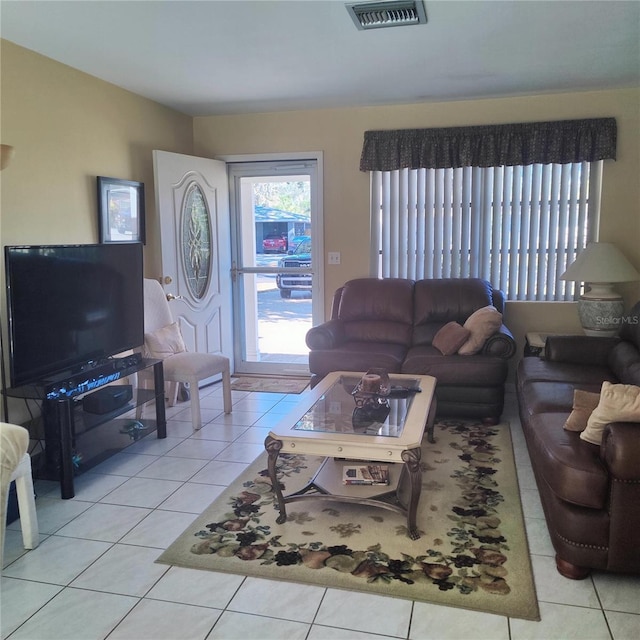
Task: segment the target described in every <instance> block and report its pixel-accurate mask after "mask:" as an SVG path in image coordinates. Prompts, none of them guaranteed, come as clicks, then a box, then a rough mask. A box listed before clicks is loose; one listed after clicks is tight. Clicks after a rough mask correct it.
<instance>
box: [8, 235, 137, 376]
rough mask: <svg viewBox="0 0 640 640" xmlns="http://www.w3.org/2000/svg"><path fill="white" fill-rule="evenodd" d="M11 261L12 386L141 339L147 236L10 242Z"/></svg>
mask: <svg viewBox="0 0 640 640" xmlns="http://www.w3.org/2000/svg"><path fill="white" fill-rule="evenodd" d="M5 265H6V284H7V310H8V316H9V347H10V349H9V356H10V357H9V361H10V373H11V384H12V386H13V387H20V386H23V385H28V384H37V383H42V382H46V381H48V380H51V379H55V378H56V377H57V376H58V375H68V374H73V373H74V372H77V371H82V370H83V369H84V368H86V367H87V366H95V365H97V364H99V363H100V362H101V361H104V360H106V359H107V358H109V357H111V356H114V355H116V354H119V353H121V352H123V351H127V350H129V349H132V348H135V347H138V346H140V345H141V344H142V343H143V341H144V309H143V305H144V302H143V290H142V287H143V285H142V280H143V262H142V244H141V243H107V244H88V245H50V246H22V247H5Z"/></svg>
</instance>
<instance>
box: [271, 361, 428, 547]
mask: <svg viewBox="0 0 640 640" xmlns="http://www.w3.org/2000/svg"><path fill="white" fill-rule="evenodd" d="M361 375H363V374H362V373H358V372H351V371H337V372H333V373H330V374H329V375H327V376H326V377H325V378H324V379H323V380H322V381H321V382H320V383H319V384H318V385H317V386H316V387H315V388H314V389H313V390H312V391H311V392H309V393H308V394H305V397H304V398H303V399H302V400H301V401H300V403H298V405H297V406H296V408H295V409H294V410H293V411H292V412H291V413H290V414H289V415H288V416H286V417H285V418H284V419H283V420H281V421H280V423H279V424H278V425H277V426H276V427H275V428H274V429H273V430H272V431H270V432H269V435H268V436H267V438H266V439H265V449H266V451H267V454H268V471H269V477H270V479H271V483H272V486H273V488H274V492H275V495H276V499H277V502H278V510H279V511H280V515H279V517H278V518H277V520H276V522H277V523H278V524H283V523H284V522H285V521H286V518H287V516H286V506H285V505H286V504H287V503H288V502H294V501H297V500H303V499H312V498H313V499H323V500H336V501H341V502H355V503H358V504H368V505H374V506H378V507H383V508H387V509H391V510H394V511H398V512H400V513H403V514H406V516H407V529H408V532H409V537H411V538H412V539H413V540H417V539H418V538H419V537H420V533H419V530H418V527H417V523H416V514H417V509H418V503H419V501H420V492H421V490H422V467H421V464H420V458H421V446H422V439H423V436H424V432H425V428H427V427H428V432H429V441H430V442H433V422H434V420H435V408H436V402H435V397H434V390H435V385H436V380H435V378H433V377H432V376H420V375H401V374H391V375H390V377H391V381H392V384H396V385H402V383H403V381H409V380H417V381H418V384H419V387H420V389H421V392H420V393H416V394H415V396H414V397H413V400H412V402H411V405H410V407H409V411H408V414H407V416H406V420H405V424H404V428H403V430H402V433H401V434H400V435H399V436H397V437H390V436H380V435H362V434H355V433H337V432H335V433H334V432H322V431H297V430H294V429H293V426H294V425H295V424H296V423H297V422H298V421H299V420H300V419H301V418H302V417H303V416H304V415H305V414H306V413H307V411H309V409H311V408H312V407H313V406H314V405H315V404H316V402H317V401H318V400H320V398H321V397H322V396H323V395H324V394H325V392H327V391H328V390H329V389H330V388H331V387H332V386H333V385H334V384H336V383H338V382H339V381H340V380H341V378H342V377H343V376H347V377H349V378H353V377H356V378H357V377H358V376H361ZM280 453H292V454H293V453H295V454H298V453H300V454H307V455H318V456H323V457H325V458H346V459H349V460H371V461H376V462H382V463H384V462H389V463H402V465H403V466H402V469H401V472H400V478H399V480H398V485H397V487H396V488H395V489H393V488H391V489H390V488H387V487H385V488H384V489H382V488H381V487H375V486H371V487H370V486H364V487H344V489H345V492H344V493H335V489H336V486H335V483H334V486H333V487H331V490H330V489H329V488H327V487H326V486H325V485H326V483H324V482H322V481H321V480H319V473H317V474H316V475H315V476H314V478H313V479H312V480H311V482H310V483H309V484H308V485H307V486H305V487H304V488H303V489H301V490H300V491H298V492H296V493H295V494H290V495H287V496H284V495H283V493H282V489H281V487H280V483H279V482H278V479H277V460H278V456H279V455H280ZM323 466H324V465H323ZM337 482H341V479H340V478H338V480H337ZM406 489H408V499H404V498H403V497H402V493H403V492H404V491H405V490H406ZM346 490H350V491H351V490H354V493H352V494H351V495H348V494H347V493H346ZM312 491H313V492H314V493H313V495H308V494H309V493H310V492H312Z"/></svg>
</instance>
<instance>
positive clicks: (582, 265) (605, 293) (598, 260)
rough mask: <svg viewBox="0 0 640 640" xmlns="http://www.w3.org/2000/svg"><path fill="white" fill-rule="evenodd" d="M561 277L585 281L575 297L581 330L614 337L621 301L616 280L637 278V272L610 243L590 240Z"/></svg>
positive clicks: (619, 320)
mask: <svg viewBox="0 0 640 640" xmlns="http://www.w3.org/2000/svg"><path fill="white" fill-rule="evenodd" d="M560 280H570V281H574V282H584V283H585V288H584V291H583V293H582V295H581V296H580V298H579V300H578V314H579V316H580V323H581V324H582V329H583V330H584V332H585V334H586V335H588V336H615V335H617V333H618V332H619V331H620V328H621V326H622V321H623V320H622V316H623V314H624V302H623V300H622V296H621V295H620V294H619V293H617V292H616V291H614V289H613V283H615V282H632V281H634V280H640V273H638V272H637V271H636V269H635V268H634V267H633V265H632V264H631V263H630V262H629V261H628V260H627V259H626V258H625V257H624V255H623V254H622V253H621V251H620V250H619V249H618V248H617V247H616V246H615V245H613V244H611V243H610V242H591V243H589V244H588V245H587V247H586V248H585V249H583V250H582V251H581V252H580V253H579V254H578V256H577V258H576V259H575V262H573V263H572V264H570V265H569V267H568V268H567V270H566V271H565V272H564V273H563V274H562V275H561V276H560Z"/></svg>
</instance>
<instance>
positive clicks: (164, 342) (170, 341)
mask: <svg viewBox="0 0 640 640" xmlns="http://www.w3.org/2000/svg"><path fill="white" fill-rule="evenodd" d="M144 350H145V354H144V355H145V357H147V358H158V359H159V360H164V359H165V358H166V357H168V356H171V355H173V354H174V353H182V352H183V351H186V350H187V347H186V346H185V344H184V340H183V339H182V334H181V333H180V327H178V323H177V322H172V323H171V324H168V325H167V326H166V327H162V328H161V329H156V330H155V331H153V332H151V333H145V334H144Z"/></svg>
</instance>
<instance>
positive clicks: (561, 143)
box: [360, 118, 617, 171]
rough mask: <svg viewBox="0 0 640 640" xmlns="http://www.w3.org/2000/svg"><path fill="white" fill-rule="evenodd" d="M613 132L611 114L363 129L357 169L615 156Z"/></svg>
mask: <svg viewBox="0 0 640 640" xmlns="http://www.w3.org/2000/svg"><path fill="white" fill-rule="evenodd" d="M616 137H617V127H616V121H615V118H590V119H586V120H561V121H558V122H525V123H519V124H501V125H481V126H473V127H444V128H433V129H396V130H390V131H365V134H364V146H363V147H362V156H361V158H360V170H361V171H394V170H396V169H449V168H458V167H498V166H502V165H506V166H513V165H529V164H537V163H540V164H549V163H558V164H566V163H568V162H593V161H596V160H606V159H614V160H615V157H616Z"/></svg>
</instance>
